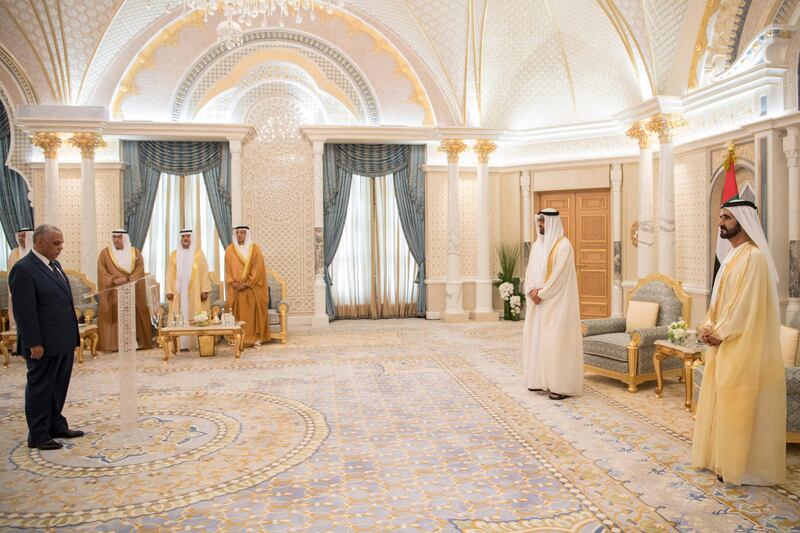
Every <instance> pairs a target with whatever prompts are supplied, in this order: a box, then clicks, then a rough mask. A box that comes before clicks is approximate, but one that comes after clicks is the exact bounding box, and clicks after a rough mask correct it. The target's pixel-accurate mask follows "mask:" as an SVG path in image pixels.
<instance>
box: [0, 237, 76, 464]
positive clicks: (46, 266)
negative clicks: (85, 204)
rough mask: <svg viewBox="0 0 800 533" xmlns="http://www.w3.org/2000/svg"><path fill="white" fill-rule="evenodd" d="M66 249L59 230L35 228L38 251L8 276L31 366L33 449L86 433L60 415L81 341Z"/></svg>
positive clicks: (28, 399)
mask: <svg viewBox="0 0 800 533" xmlns="http://www.w3.org/2000/svg"><path fill="white" fill-rule="evenodd" d="M63 247H64V236H63V235H62V233H61V230H60V229H58V228H57V227H55V226H50V225H48V224H42V225H40V226H38V227H37V228H36V230H35V231H34V232H33V250H31V253H29V254H28V255H26V256H25V257H24V258H23V259H20V260H19V261H17V263H16V264H15V265H14V267H13V268H12V269H11V272H10V274H9V276H8V284H9V287H10V289H11V299H12V301H13V304H14V318H15V320H16V321H17V353H19V354H20V355H22V356H23V357H24V358H25V360H26V361H27V364H28V376H27V383H26V385H25V418H26V420H27V422H28V447H29V448H38V449H40V450H57V449H59V448H61V447H62V444H61V443H60V442H58V441H56V440H54V439H55V438H64V439H72V438H75V437H81V436H83V431H79V430H73V429H69V425H68V424H67V419H66V418H64V416H63V415H62V414H61V410H62V409H63V408H64V401H65V400H66V398H67V389H68V388H69V379H70V376H71V375H72V362H73V359H74V354H75V347H76V346H78V343H79V342H80V341H79V334H78V320H77V319H76V318H75V305H74V303H73V301H72V290H71V288H70V286H69V280H68V279H67V275H66V274H64V271H63V270H62V269H61V265H60V264H59V262H58V261H56V258H57V257H58V255H59V254H60V253H61V249H62V248H63Z"/></svg>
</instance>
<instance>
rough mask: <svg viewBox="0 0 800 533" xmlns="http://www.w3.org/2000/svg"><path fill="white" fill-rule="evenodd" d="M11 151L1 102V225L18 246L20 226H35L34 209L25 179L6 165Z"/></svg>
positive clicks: (11, 240) (9, 135)
mask: <svg viewBox="0 0 800 533" xmlns="http://www.w3.org/2000/svg"><path fill="white" fill-rule="evenodd" d="M10 151H11V123H10V121H9V120H8V114H7V113H6V109H5V107H4V106H3V105H2V104H0V163H2V164H1V165H0V225H2V227H3V235H4V236H5V238H6V241H7V242H8V244H9V245H10V246H11V247H12V248H15V247H16V246H17V239H16V233H17V230H18V229H19V228H22V227H31V228H32V227H33V209H32V208H31V204H30V202H29V201H28V185H27V184H26V183H25V179H24V178H23V177H22V176H20V175H19V174H18V173H16V172H15V171H13V170H11V169H10V168H8V167H7V166H6V161H8V157H9V153H10Z"/></svg>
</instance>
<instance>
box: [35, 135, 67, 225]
mask: <svg viewBox="0 0 800 533" xmlns="http://www.w3.org/2000/svg"><path fill="white" fill-rule="evenodd" d="M32 140H33V144H34V145H36V146H38V147H39V148H41V149H42V150H43V151H44V206H43V207H44V209H43V210H42V214H41V215H39V216H38V217H37V218H38V219H39V220H38V223H39V224H52V225H54V226H58V224H59V214H58V191H59V187H58V148H59V147H60V146H61V138H60V137H59V136H58V134H57V133H46V132H39V133H37V134H36V135H34V136H33V139H32ZM37 207H38V206H37Z"/></svg>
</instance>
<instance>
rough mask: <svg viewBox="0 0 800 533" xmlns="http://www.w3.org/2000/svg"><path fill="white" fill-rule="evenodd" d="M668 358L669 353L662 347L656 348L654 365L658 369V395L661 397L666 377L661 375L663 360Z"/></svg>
mask: <svg viewBox="0 0 800 533" xmlns="http://www.w3.org/2000/svg"><path fill="white" fill-rule="evenodd" d="M666 358H667V354H665V353H664V352H662V351H661V348H656V351H655V353H654V354H653V367H655V369H656V397H657V398H661V393H662V392H663V390H664V378H663V376H662V375H661V362H662V361H663V360H664V359H666Z"/></svg>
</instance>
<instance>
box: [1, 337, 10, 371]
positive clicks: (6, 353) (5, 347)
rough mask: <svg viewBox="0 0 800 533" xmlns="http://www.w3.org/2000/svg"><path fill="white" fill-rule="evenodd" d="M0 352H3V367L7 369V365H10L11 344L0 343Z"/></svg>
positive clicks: (6, 342) (6, 341) (5, 341)
mask: <svg viewBox="0 0 800 533" xmlns="http://www.w3.org/2000/svg"><path fill="white" fill-rule="evenodd" d="M0 351H2V352H3V366H4V367H6V368H8V365H9V363H11V343H10V342H8V340H3V342H0Z"/></svg>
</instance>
